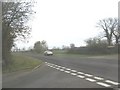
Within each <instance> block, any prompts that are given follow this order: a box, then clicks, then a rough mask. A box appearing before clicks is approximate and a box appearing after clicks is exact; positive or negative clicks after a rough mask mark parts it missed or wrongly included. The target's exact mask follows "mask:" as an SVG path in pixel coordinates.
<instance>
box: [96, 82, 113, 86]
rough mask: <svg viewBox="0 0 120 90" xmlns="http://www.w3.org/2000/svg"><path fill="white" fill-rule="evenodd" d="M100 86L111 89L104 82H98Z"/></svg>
mask: <svg viewBox="0 0 120 90" xmlns="http://www.w3.org/2000/svg"><path fill="white" fill-rule="evenodd" d="M97 84H98V85H101V86H104V87H111V85H109V84H106V83H103V82H97Z"/></svg>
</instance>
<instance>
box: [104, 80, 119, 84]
mask: <svg viewBox="0 0 120 90" xmlns="http://www.w3.org/2000/svg"><path fill="white" fill-rule="evenodd" d="M105 82H107V83H110V84H113V85H118V84H119V83H118V82H114V81H111V80H106V81H105Z"/></svg>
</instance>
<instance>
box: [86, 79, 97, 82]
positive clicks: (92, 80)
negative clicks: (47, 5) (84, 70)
mask: <svg viewBox="0 0 120 90" xmlns="http://www.w3.org/2000/svg"><path fill="white" fill-rule="evenodd" d="M86 80H88V81H90V82H96V80H94V79H91V78H86Z"/></svg>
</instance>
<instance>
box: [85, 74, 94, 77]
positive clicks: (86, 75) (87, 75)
mask: <svg viewBox="0 0 120 90" xmlns="http://www.w3.org/2000/svg"><path fill="white" fill-rule="evenodd" d="M85 76H88V77H92V76H93V75H90V74H85Z"/></svg>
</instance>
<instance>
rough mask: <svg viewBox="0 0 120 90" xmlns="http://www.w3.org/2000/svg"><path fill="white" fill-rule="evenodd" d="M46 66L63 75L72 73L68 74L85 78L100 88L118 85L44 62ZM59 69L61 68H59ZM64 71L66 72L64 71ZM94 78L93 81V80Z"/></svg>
mask: <svg viewBox="0 0 120 90" xmlns="http://www.w3.org/2000/svg"><path fill="white" fill-rule="evenodd" d="M45 63H46V65H47V66H49V67H52V68H55V69H57V70H60V71H64V72H65V73H70V72H71V71H72V73H70V74H71V75H74V76H75V75H76V76H77V77H79V78H85V76H87V77H86V78H85V80H87V81H90V82H96V84H98V85H101V86H104V87H111V84H112V85H119V83H118V82H115V81H111V80H104V78H101V77H98V76H93V75H91V74H85V73H83V72H77V71H76V70H72V69H70V68H66V67H63V66H58V65H55V64H51V63H47V62H45ZM53 65H54V66H53ZM60 67H61V68H60ZM65 69H66V70H65ZM79 74H82V75H79ZM88 77H92V78H88ZM93 78H94V79H93ZM96 79H97V80H102V81H101V82H98V81H97V80H96ZM108 83H109V84H108Z"/></svg>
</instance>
